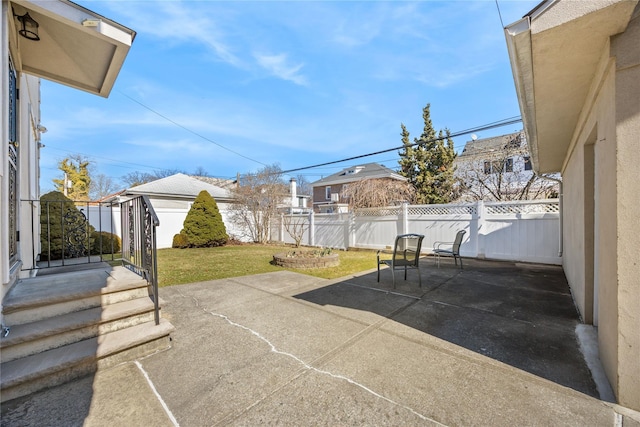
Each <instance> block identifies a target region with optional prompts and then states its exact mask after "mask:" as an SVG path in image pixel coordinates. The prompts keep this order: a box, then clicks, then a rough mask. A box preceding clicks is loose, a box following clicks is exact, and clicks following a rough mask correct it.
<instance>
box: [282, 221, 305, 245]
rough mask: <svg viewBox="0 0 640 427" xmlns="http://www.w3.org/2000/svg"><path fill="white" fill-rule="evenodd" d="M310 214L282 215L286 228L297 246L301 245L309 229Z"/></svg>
mask: <svg viewBox="0 0 640 427" xmlns="http://www.w3.org/2000/svg"><path fill="white" fill-rule="evenodd" d="M308 218H309V217H308V215H296V214H285V215H283V217H282V223H283V225H284V229H285V230H286V232H287V233H288V234H289V236H291V238H292V239H293V241H294V244H295V246H296V248H299V247H300V244H301V243H302V238H303V237H304V233H306V232H307V231H308V230H309V220H308Z"/></svg>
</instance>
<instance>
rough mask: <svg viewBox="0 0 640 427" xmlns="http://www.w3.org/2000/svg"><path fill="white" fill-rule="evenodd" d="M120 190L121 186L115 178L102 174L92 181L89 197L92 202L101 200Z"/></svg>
mask: <svg viewBox="0 0 640 427" xmlns="http://www.w3.org/2000/svg"><path fill="white" fill-rule="evenodd" d="M119 189H120V185H119V184H118V183H117V182H116V181H115V180H114V179H113V178H111V177H109V176H107V175H105V174H103V173H101V174H98V175H96V176H95V177H94V178H93V179H92V180H91V185H90V188H89V197H91V200H99V199H101V198H103V197H105V196H108V195H110V194H113V193H115V192H116V191H118V190H119Z"/></svg>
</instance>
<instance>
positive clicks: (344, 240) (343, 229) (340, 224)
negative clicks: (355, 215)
mask: <svg viewBox="0 0 640 427" xmlns="http://www.w3.org/2000/svg"><path fill="white" fill-rule="evenodd" d="M314 227H315V229H314V230H313V232H312V233H311V235H312V236H314V239H313V240H314V246H322V247H329V248H336V249H347V248H348V247H349V215H345V214H316V215H314Z"/></svg>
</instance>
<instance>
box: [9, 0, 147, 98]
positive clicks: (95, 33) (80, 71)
mask: <svg viewBox="0 0 640 427" xmlns="http://www.w3.org/2000/svg"><path fill="white" fill-rule="evenodd" d="M10 7H11V8H12V9H15V13H16V14H24V13H26V12H28V13H29V14H30V15H31V16H32V18H34V19H36V20H37V21H38V22H39V24H40V26H39V31H40V36H41V37H40V40H39V41H31V40H26V39H23V38H22V37H17V36H15V34H16V28H15V25H16V23H15V19H11V20H9V21H10V22H11V23H12V25H13V29H14V31H12V41H13V42H14V43H13V44H14V49H13V50H14V52H13V53H14V57H15V59H16V64H17V66H18V69H19V70H20V71H22V72H25V73H28V74H31V75H35V76H37V77H41V78H44V79H47V80H51V81H55V82H57V83H60V84H63V85H65V86H70V87H73V88H76V89H80V90H83V91H86V92H89V93H92V94H95V95H99V96H102V97H105V98H106V97H108V96H109V94H110V93H111V90H112V88H113V86H114V84H115V81H116V78H117V76H118V74H119V73H120V70H121V68H122V65H123V64H124V60H125V58H126V56H127V54H128V53H129V49H130V48H131V45H132V43H133V40H134V38H135V35H136V32H135V31H133V30H131V29H129V28H127V27H125V26H123V25H120V24H118V23H117V22H115V21H112V20H110V19H108V18H105V17H103V16H101V15H99V14H97V13H95V12H92V11H91V10H89V9H86V8H84V7H82V6H80V5H78V4H75V3H73V2H71V1H68V0H56V1H51V0H30V1H27V0H12V1H11V2H10Z"/></svg>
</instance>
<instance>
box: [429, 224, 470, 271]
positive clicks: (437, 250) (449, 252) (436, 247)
mask: <svg viewBox="0 0 640 427" xmlns="http://www.w3.org/2000/svg"><path fill="white" fill-rule="evenodd" d="M465 233H466V230H460V231H458V232H457V233H456V238H455V240H454V241H453V242H433V254H434V255H435V258H436V263H437V264H438V268H440V257H441V256H443V255H444V256H452V257H453V260H454V261H455V263H456V267H457V266H458V260H460V270H462V257H461V256H460V246H461V245H462V238H463V237H464V235H465ZM443 246H444V247H446V248H447V249H443ZM449 247H451V249H448V248H449Z"/></svg>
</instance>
